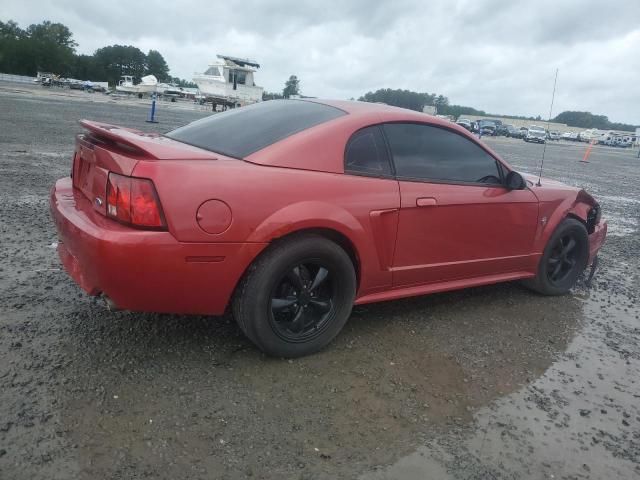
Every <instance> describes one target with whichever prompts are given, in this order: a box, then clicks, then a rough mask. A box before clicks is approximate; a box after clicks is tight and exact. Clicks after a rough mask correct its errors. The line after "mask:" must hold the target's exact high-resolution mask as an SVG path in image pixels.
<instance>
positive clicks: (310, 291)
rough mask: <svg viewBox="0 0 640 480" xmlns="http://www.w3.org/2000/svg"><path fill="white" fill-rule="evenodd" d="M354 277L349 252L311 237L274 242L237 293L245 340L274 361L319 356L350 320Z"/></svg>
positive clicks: (295, 236)
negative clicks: (275, 358)
mask: <svg viewBox="0 0 640 480" xmlns="http://www.w3.org/2000/svg"><path fill="white" fill-rule="evenodd" d="M356 287H357V281H356V272H355V268H354V263H353V261H352V259H351V257H350V256H349V255H348V254H347V252H346V251H345V250H344V249H343V248H342V247H341V246H340V245H338V244H337V243H335V242H333V241H331V240H329V239H328V238H325V237H322V236H320V235H316V234H313V233H299V234H293V235H291V236H290V237H288V238H285V239H282V240H279V241H276V242H274V243H273V244H272V245H271V246H270V247H268V248H267V249H266V250H265V251H264V252H263V253H262V254H261V255H260V256H259V257H258V258H257V259H256V260H254V262H253V263H252V264H251V266H250V267H249V269H248V270H247V272H246V274H245V276H244V277H243V279H242V280H241V281H240V284H239V285H238V287H237V288H236V291H235V293H234V298H233V302H232V311H233V316H234V318H235V319H236V321H237V322H238V325H239V326H240V328H241V329H242V331H243V332H244V333H245V335H246V336H247V337H248V338H249V339H250V340H251V341H253V343H255V344H256V346H258V347H259V348H260V349H261V350H262V351H263V352H265V353H267V354H269V355H272V356H275V357H286V358H293V357H300V356H303V355H309V354H311V353H314V352H317V351H318V350H321V349H322V348H324V347H325V346H327V344H329V342H331V340H333V339H334V338H335V336H336V335H337V334H338V332H339V331H340V330H341V329H342V327H343V326H344V324H345V323H346V322H347V320H348V318H349V315H350V314H351V308H352V307H353V302H354V299H355V295H356Z"/></svg>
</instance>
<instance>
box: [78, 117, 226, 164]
mask: <svg viewBox="0 0 640 480" xmlns="http://www.w3.org/2000/svg"><path fill="white" fill-rule="evenodd" d="M80 125H82V126H83V127H84V128H86V129H87V130H88V131H89V132H90V133H91V135H92V136H94V137H96V138H97V139H99V140H102V141H106V143H113V144H115V145H117V146H120V147H124V148H125V149H127V150H131V151H132V153H135V154H137V155H139V156H143V157H147V158H150V159H155V160H183V159H189V160H215V159H217V158H218V154H216V153H214V152H209V151H207V150H203V149H201V148H197V147H194V146H191V145H187V144H186V143H181V142H178V141H176V140H172V139H170V138H167V137H164V136H162V135H160V134H157V133H146V132H142V131H140V130H135V129H133V128H126V127H118V126H117V125H111V124H109V123H101V122H93V121H90V120H80Z"/></svg>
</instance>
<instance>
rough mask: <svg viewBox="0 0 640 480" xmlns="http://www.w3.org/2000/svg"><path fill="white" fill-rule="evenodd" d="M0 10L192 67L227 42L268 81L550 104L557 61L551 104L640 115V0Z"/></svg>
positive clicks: (534, 108)
mask: <svg viewBox="0 0 640 480" xmlns="http://www.w3.org/2000/svg"><path fill="white" fill-rule="evenodd" d="M0 19H1V20H4V21H6V20H9V19H13V20H15V21H17V22H18V23H19V24H20V26H22V27H26V26H27V25H28V24H30V23H38V22H41V21H42V20H45V19H48V20H51V21H55V22H61V23H64V24H66V25H67V26H68V27H69V28H70V29H71V30H72V32H73V33H74V38H75V40H76V41H77V42H78V44H79V47H78V52H79V53H92V52H93V51H94V50H95V49H96V48H99V47H102V46H105V45H110V44H114V43H119V44H131V45H135V46H137V47H139V48H140V49H142V50H144V51H145V52H146V51H147V50H149V49H156V50H159V51H160V52H161V53H162V54H163V55H164V57H165V59H166V60H167V62H168V64H169V66H170V68H171V73H172V74H173V75H174V76H179V77H182V78H186V79H191V77H192V75H193V73H194V72H200V71H203V70H204V69H206V66H207V63H208V62H209V61H210V60H212V59H213V58H215V55H216V53H223V54H227V55H234V56H241V57H249V58H252V59H255V60H257V61H258V62H259V63H260V64H261V65H262V68H261V69H260V71H259V72H258V74H257V76H256V79H257V83H258V84H260V85H262V86H264V87H265V89H266V90H269V91H279V90H281V89H282V87H283V84H284V81H285V80H286V78H288V76H289V75H291V74H296V75H298V77H299V78H300V79H301V82H302V83H301V85H302V92H303V93H304V94H306V95H312V96H318V97H325V98H347V99H348V98H351V97H355V98H357V97H359V96H360V95H362V94H364V93H365V92H367V91H370V90H376V89H378V88H383V87H389V88H407V89H411V90H415V91H423V92H430V93H431V92H436V93H439V94H443V95H446V96H448V97H449V99H450V101H451V102H452V103H456V104H462V105H469V106H473V107H476V108H480V109H483V110H486V111H489V112H492V113H504V114H517V115H534V116H535V115H541V116H542V117H545V118H546V116H547V115H548V113H549V103H550V99H551V91H552V88H553V77H554V74H555V69H556V68H559V69H560V73H559V77H558V90H557V95H556V102H555V106H554V112H555V113H558V112H561V111H563V110H587V111H591V112H592V113H598V114H604V115H608V116H609V119H610V120H612V121H619V122H627V123H633V124H636V125H640V0H628V1H616V0H611V1H608V2H604V1H602V0H597V1H596V0H593V1H592V0H575V1H572V0H553V1H547V0H535V1H504V0H498V1H491V0H475V1H458V2H454V1H447V0H442V1H438V0H429V1H426V0H393V1H383V0H377V1H376V0H340V1H333V0H324V1H317V0H263V1H259V0H244V1H242V2H236V1H231V0H227V1H216V0H160V1H152V0H109V1H102V0H96V1H78V0H50V1H47V0H2V8H1V9H0ZM94 80H99V79H94ZM555 113H554V114H555Z"/></svg>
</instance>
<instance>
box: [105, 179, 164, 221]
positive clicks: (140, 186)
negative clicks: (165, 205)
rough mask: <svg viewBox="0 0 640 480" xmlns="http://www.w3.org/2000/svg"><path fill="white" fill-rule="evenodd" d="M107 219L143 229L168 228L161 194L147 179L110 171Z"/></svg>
mask: <svg viewBox="0 0 640 480" xmlns="http://www.w3.org/2000/svg"><path fill="white" fill-rule="evenodd" d="M107 216H108V217H111V218H114V219H116V220H118V221H119V222H122V223H126V224H129V225H133V226H135V227H141V228H154V229H166V222H165V220H164V215H163V213H162V207H161V206H160V201H159V200H158V194H157V193H156V189H155V187H154V186H153V182H152V181H151V180H149V179H148V178H136V177H126V176H124V175H119V174H117V173H113V172H110V173H109V178H108V180H107Z"/></svg>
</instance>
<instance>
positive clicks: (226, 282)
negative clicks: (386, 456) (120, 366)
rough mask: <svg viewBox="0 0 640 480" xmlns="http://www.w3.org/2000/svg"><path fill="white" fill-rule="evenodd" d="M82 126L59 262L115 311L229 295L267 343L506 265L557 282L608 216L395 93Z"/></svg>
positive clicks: (295, 352)
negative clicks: (381, 101) (377, 98)
mask: <svg viewBox="0 0 640 480" xmlns="http://www.w3.org/2000/svg"><path fill="white" fill-rule="evenodd" d="M81 123H82V125H83V126H84V127H85V128H86V130H87V132H86V133H84V134H82V135H79V136H78V137H77V140H76V149H75V154H74V158H73V168H72V174H71V177H70V178H68V177H67V178H63V179H60V180H58V182H57V183H56V185H55V187H54V188H53V190H52V192H51V209H52V212H53V218H54V219H55V222H56V225H57V228H58V232H59V236H60V240H61V241H60V244H59V253H60V258H61V260H62V263H63V264H64V266H65V268H66V270H67V272H69V274H70V275H71V277H72V278H73V279H74V280H75V281H76V282H77V283H78V284H79V285H80V286H81V287H82V288H83V289H84V290H86V291H87V292H88V293H89V294H90V295H99V294H101V295H104V296H105V297H107V301H108V303H109V304H110V305H111V306H112V307H117V308H121V309H128V310H135V311H147V312H166V313H180V314H204V315H209V314H213V315H218V314H222V313H223V312H225V311H226V310H227V309H231V311H232V312H233V315H234V316H235V318H236V320H237V322H238V324H239V325H240V327H241V328H242V330H243V331H244V332H245V333H246V335H247V336H248V337H249V338H250V339H251V340H252V341H253V342H254V343H255V344H256V345H257V346H258V347H260V348H261V349H262V350H263V351H265V352H267V353H268V354H271V355H277V356H285V357H295V356H300V355H305V354H308V353H311V352H314V351H317V350H318V349H320V348H322V347H324V346H325V345H326V344H327V343H329V342H330V341H331V340H332V339H333V338H334V337H335V335H336V334H337V333H338V332H339V331H340V329H341V328H342V327H343V325H344V324H345V322H346V321H347V319H348V318H349V314H350V312H351V308H352V306H353V304H354V303H355V304H364V303H369V302H378V301H383V300H392V299H397V298H403V297H409V296H414V295H423V294H427V293H432V292H442V291H445V290H454V289H459V288H465V287H471V286H476V285H486V284H490V283H496V282H502V281H509V280H518V279H523V280H525V281H526V283H527V284H528V285H529V286H530V287H532V288H533V289H535V290H537V291H538V292H541V293H543V294H549V295H558V294H563V293H565V292H567V291H568V290H569V289H570V288H571V287H572V286H573V285H574V283H575V282H576V279H577V278H578V276H579V274H581V272H582V271H583V270H584V269H585V268H586V267H587V266H588V265H590V264H591V263H592V262H593V261H594V259H595V257H596V254H597V252H598V249H599V248H600V247H601V246H602V244H603V242H604V239H605V235H606V231H607V224H606V222H604V221H603V220H602V219H601V218H600V208H599V206H598V203H596V201H595V200H594V199H593V198H592V197H591V196H590V195H589V194H587V193H586V192H585V191H583V190H580V189H577V188H573V187H568V186H566V185H563V184H561V183H558V182H554V181H551V180H543V181H542V185H541V186H539V185H537V184H536V183H533V181H532V180H530V179H527V178H526V177H524V176H523V175H521V174H519V173H518V172H516V171H514V170H513V169H512V167H510V166H509V165H508V164H507V162H505V161H504V160H503V159H501V158H500V157H499V156H498V155H497V154H496V153H495V152H493V151H492V150H491V149H489V148H488V147H487V146H486V145H484V144H482V143H480V142H478V141H477V140H476V139H475V137H473V136H472V135H471V134H469V133H468V132H467V131H466V130H465V129H463V128H462V127H459V126H457V125H454V124H452V123H449V122H447V121H444V120H440V119H438V118H434V117H431V116H428V115H425V114H422V113H417V112H413V111H409V110H404V109H400V108H394V107H389V106H385V105H378V104H369V103H359V102H340V101H317V100H313V101H307V100H283V101H268V102H263V103H258V104H255V105H251V106H248V107H243V108H240V109H237V110H231V111H228V112H225V113H220V114H216V115H213V116H210V117H207V118H205V119H202V120H199V121H196V122H193V123H191V124H189V125H186V126H184V127H181V128H178V129H176V130H173V131H171V132H169V133H168V134H166V135H157V134H147V133H142V132H139V131H136V130H131V129H127V128H121V127H116V126H113V125H106V124H100V123H95V122H89V121H82V122H81ZM536 180H537V179H536Z"/></svg>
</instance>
